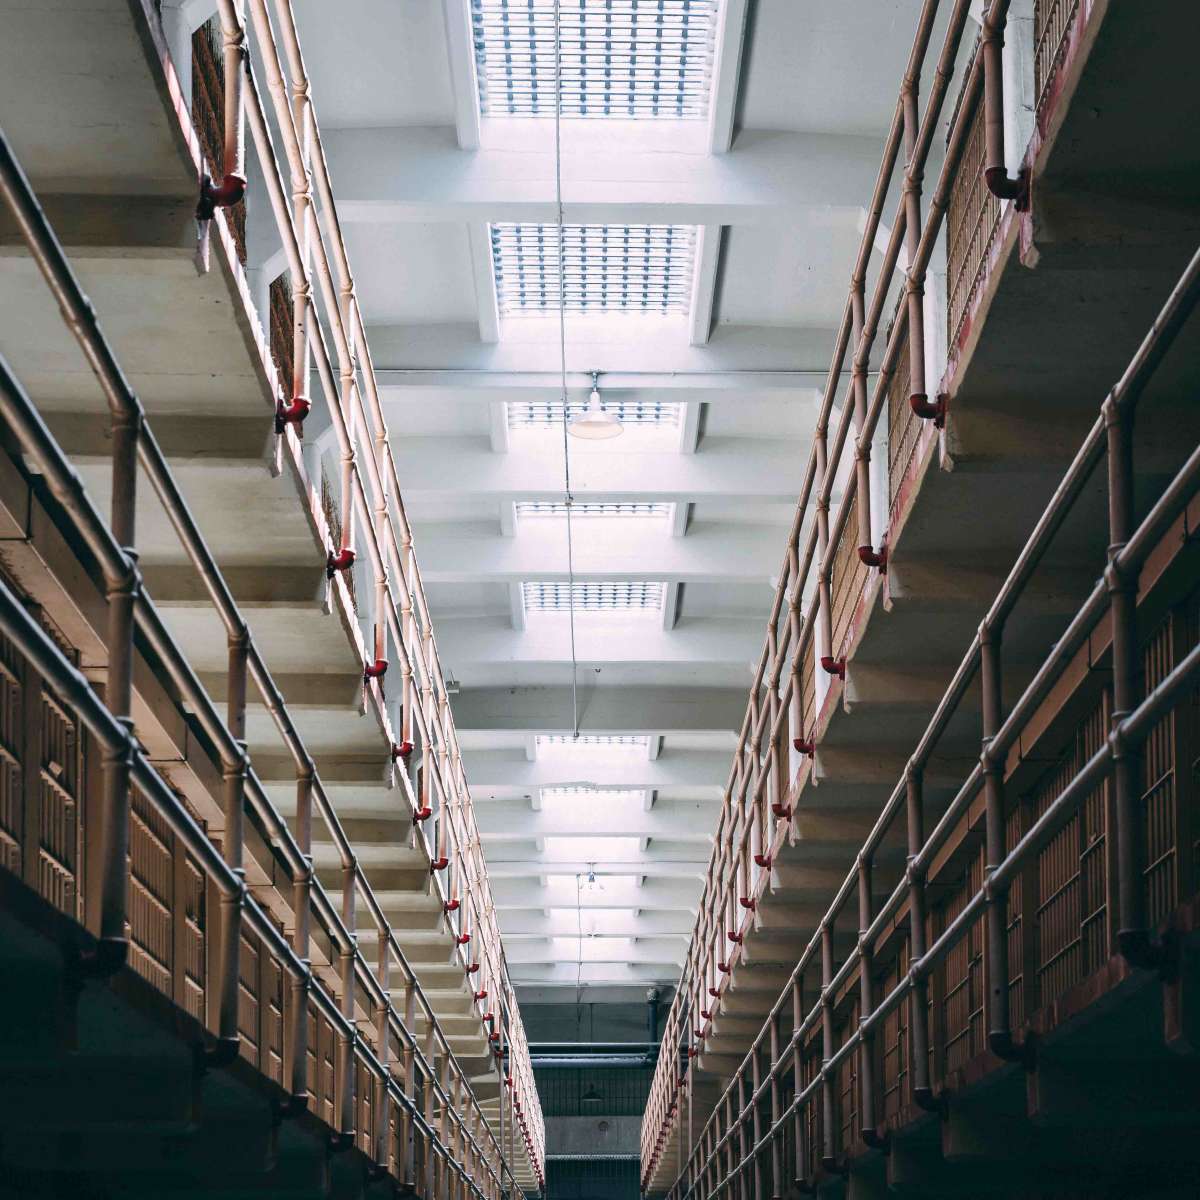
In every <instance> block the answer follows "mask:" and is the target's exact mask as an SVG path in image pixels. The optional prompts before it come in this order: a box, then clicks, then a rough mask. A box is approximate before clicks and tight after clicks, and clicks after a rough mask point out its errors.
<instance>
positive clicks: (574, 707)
mask: <svg viewBox="0 0 1200 1200" xmlns="http://www.w3.org/2000/svg"><path fill="white" fill-rule="evenodd" d="M561 4H562V0H554V200H555V212H556V214H557V220H558V362H559V388H560V391H561V393H562V435H563V505H564V507H565V508H566V511H567V590H568V604H567V619H568V623H569V628H570V634H571V737H572V738H578V737H579V660H578V658H577V656H576V652H575V543H574V540H573V534H572V529H571V504H572V501H573V499H574V497H573V496H572V495H571V439H570V436H569V433H568V429H567V426H568V418H567V301H566V294H567V289H566V266H565V263H564V261H563V253H564V250H563V190H562V11H561ZM582 944H583V943H582V942H580V947H581V953H582ZM580 969H581V970H582V964H581V966H580Z"/></svg>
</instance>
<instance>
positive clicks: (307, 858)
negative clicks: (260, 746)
mask: <svg viewBox="0 0 1200 1200" xmlns="http://www.w3.org/2000/svg"><path fill="white" fill-rule="evenodd" d="M312 792H313V770H312V766H311V764H308V765H307V766H306V767H305V768H304V769H302V770H301V771H300V772H299V773H298V774H297V776H296V846H297V848H298V849H299V851H300V856H301V859H302V860H303V863H304V866H303V869H302V870H301V872H300V874H299V875H298V876H297V877H296V878H295V879H294V880H293V881H292V911H293V913H294V914H295V918H294V919H295V928H294V930H293V932H292V949H293V950H294V951H295V953H296V957H297V958H299V959H300V962H301V964H302V965H303V967H304V974H302V975H298V976H296V977H295V978H294V979H293V980H292V989H291V1022H292V1024H291V1038H290V1041H289V1044H290V1047H291V1063H290V1065H289V1071H288V1076H287V1077H288V1081H289V1091H290V1093H291V1095H290V1096H289V1098H288V1108H289V1111H290V1112H300V1111H303V1110H304V1108H306V1107H307V1105H308V993H309V988H310V987H311V984H312V965H311V961H310V959H309V939H310V937H311V928H312V926H311V921H312V877H313V869H312Z"/></svg>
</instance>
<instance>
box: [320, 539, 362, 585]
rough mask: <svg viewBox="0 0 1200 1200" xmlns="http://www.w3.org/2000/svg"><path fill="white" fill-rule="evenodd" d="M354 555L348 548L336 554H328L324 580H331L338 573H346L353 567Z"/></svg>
mask: <svg viewBox="0 0 1200 1200" xmlns="http://www.w3.org/2000/svg"><path fill="white" fill-rule="evenodd" d="M354 559H355V554H354V551H353V550H351V549H350V547H349V546H346V547H344V548H343V549H341V550H339V551H338V552H337V553H336V554H334V552H333V551H332V550H330V552H329V557H328V558H327V559H326V560H325V578H326V579H332V578H333V577H334V576H335V575H336V574H337V573H338V572H339V571H348V570H350V568H351V567H352V566H354Z"/></svg>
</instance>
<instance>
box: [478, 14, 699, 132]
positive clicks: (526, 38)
mask: <svg viewBox="0 0 1200 1200" xmlns="http://www.w3.org/2000/svg"><path fill="white" fill-rule="evenodd" d="M559 13H560V17H559V30H560V40H561V46H562V50H561V76H562V114H563V116H564V117H601V118H603V117H620V118H625V119H627V120H628V119H641V120H645V119H649V120H654V119H656V118H657V119H662V118H672V119H675V120H702V119H704V118H705V117H707V116H708V110H709V101H710V96H711V91H712V65H713V44H714V40H715V35H716V16H717V0H559ZM471 26H472V34H473V40H474V43H475V74H476V77H477V79H478V84H479V111H480V113H481V114H482V115H483V116H492V117H499V116H508V117H553V116H554V107H555V105H554V92H555V85H554V74H555V62H554V59H555V54H554V0H471Z"/></svg>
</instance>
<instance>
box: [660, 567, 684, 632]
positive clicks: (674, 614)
mask: <svg viewBox="0 0 1200 1200" xmlns="http://www.w3.org/2000/svg"><path fill="white" fill-rule="evenodd" d="M682 597H683V584H682V583H680V582H679V580H678V579H672V580H671V581H670V582H669V583H668V584H667V587H666V591H665V592H664V593H663V607H662V627H663V632H664V633H670V632H671V630H673V629H674V628H675V626H676V624H677V623H678V622H679V606H680V603H681V601H682Z"/></svg>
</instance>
